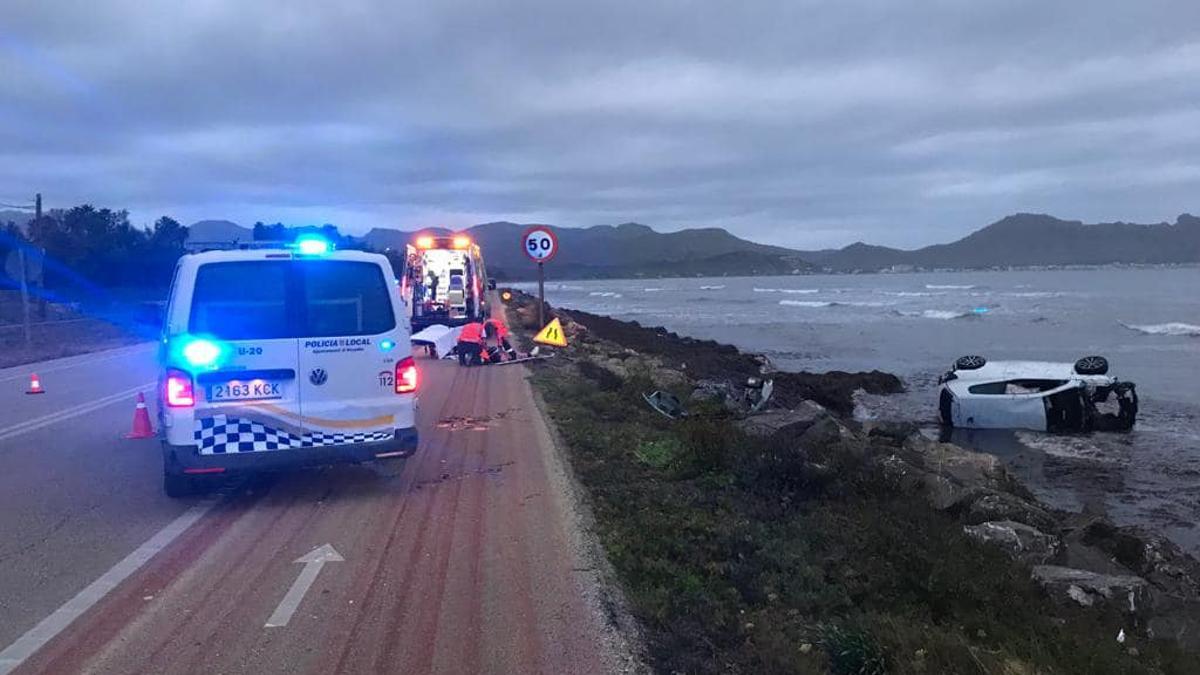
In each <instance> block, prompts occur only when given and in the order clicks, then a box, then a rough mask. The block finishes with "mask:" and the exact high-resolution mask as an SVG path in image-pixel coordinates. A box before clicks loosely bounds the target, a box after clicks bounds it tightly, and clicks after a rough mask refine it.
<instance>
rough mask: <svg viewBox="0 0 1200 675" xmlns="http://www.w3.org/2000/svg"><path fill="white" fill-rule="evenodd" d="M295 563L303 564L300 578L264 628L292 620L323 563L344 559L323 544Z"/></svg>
mask: <svg viewBox="0 0 1200 675" xmlns="http://www.w3.org/2000/svg"><path fill="white" fill-rule="evenodd" d="M296 562H297V563H301V564H303V565H304V569H302V570H300V576H298V577H296V582H295V583H293V584H292V587H291V588H289V589H288V592H287V595H285V596H283V600H280V601H279V606H278V607H276V608H275V613H274V614H272V615H271V618H269V619H267V625H266V626H264V628H280V627H282V626H286V625H288V621H291V620H292V615H293V614H295V613H296V608H297V607H299V606H300V601H301V600H303V599H304V595H305V594H306V593H308V589H309V588H312V585H313V582H314V581H316V580H317V575H318V574H320V573H321V568H322V567H324V566H325V563H327V562H346V559H345V558H343V557H342V556H341V554H339V553H338V552H337V551H335V550H333V547H332V546H330V545H329V544H325V545H324V546H318V547H317V548H314V549H313V550H312V551H310V552H309V553H308V554H307V555H304V556H301V557H299V558H297V559H296Z"/></svg>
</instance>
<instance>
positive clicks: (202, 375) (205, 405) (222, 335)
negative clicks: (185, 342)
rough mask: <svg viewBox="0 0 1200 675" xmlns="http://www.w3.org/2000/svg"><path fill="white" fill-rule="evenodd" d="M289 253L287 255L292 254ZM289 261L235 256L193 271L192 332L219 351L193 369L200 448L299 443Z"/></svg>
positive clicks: (249, 449) (216, 451)
mask: <svg viewBox="0 0 1200 675" xmlns="http://www.w3.org/2000/svg"><path fill="white" fill-rule="evenodd" d="M287 258H290V256H287ZM290 268H291V261H290V260H287V259H281V260H266V259H264V260H236V261H221V262H211V263H205V264H203V265H201V266H200V267H199V268H198V269H197V272H196V282H195V289H194V291H193V296H192V306H191V317H190V320H189V326H188V332H189V334H190V335H191V336H192V337H193V339H200V340H211V341H212V343H213V344H214V345H217V349H219V352H220V357H219V359H217V360H216V361H215V363H214V366H213V367H211V368H206V369H203V370H199V371H198V372H197V373H196V375H195V378H196V390H197V391H196V409H195V426H196V429H195V432H196V440H197V442H198V444H199V446H200V448H199V450H200V452H201V453H202V454H219V453H231V452H261V451H274V450H286V449H289V448H294V447H300V446H301V445H302V436H303V433H304V432H303V428H302V426H301V419H300V393H301V392H300V389H299V386H298V381H297V362H298V353H299V341H298V340H297V338H296V333H295V330H296V317H295V309H294V301H293V300H292V296H293V295H294V293H295V285H296V281H295V279H294V277H293V274H292V272H291V269H290Z"/></svg>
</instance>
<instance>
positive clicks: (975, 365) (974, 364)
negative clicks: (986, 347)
mask: <svg viewBox="0 0 1200 675" xmlns="http://www.w3.org/2000/svg"><path fill="white" fill-rule="evenodd" d="M985 365H987V359H985V358H983V357H982V356H974V355H972V356H960V357H958V360H957V361H955V362H954V369H955V370H979V369H980V368H982V367H984V366H985Z"/></svg>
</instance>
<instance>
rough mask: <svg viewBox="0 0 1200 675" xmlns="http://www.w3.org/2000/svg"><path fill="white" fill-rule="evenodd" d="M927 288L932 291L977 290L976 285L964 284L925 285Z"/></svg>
mask: <svg viewBox="0 0 1200 675" xmlns="http://www.w3.org/2000/svg"><path fill="white" fill-rule="evenodd" d="M925 288H928V289H929V290H931V291H938V290H942V291H965V290H967V289H971V288H975V284H963V285H961V286H960V285H956V284H925Z"/></svg>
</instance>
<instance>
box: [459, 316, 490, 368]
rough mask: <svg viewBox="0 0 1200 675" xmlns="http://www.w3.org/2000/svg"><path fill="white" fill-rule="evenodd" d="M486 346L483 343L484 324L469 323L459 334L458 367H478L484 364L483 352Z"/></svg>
mask: <svg viewBox="0 0 1200 675" xmlns="http://www.w3.org/2000/svg"><path fill="white" fill-rule="evenodd" d="M485 347H486V344H485V343H484V341H483V324H482V323H478V322H476V323H469V324H467V325H465V326H463V328H462V332H461V333H459V334H458V345H457V346H456V347H455V348H454V349H455V351H456V352H458V365H460V366H477V365H479V364H481V363H483V352H484V348H485Z"/></svg>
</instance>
